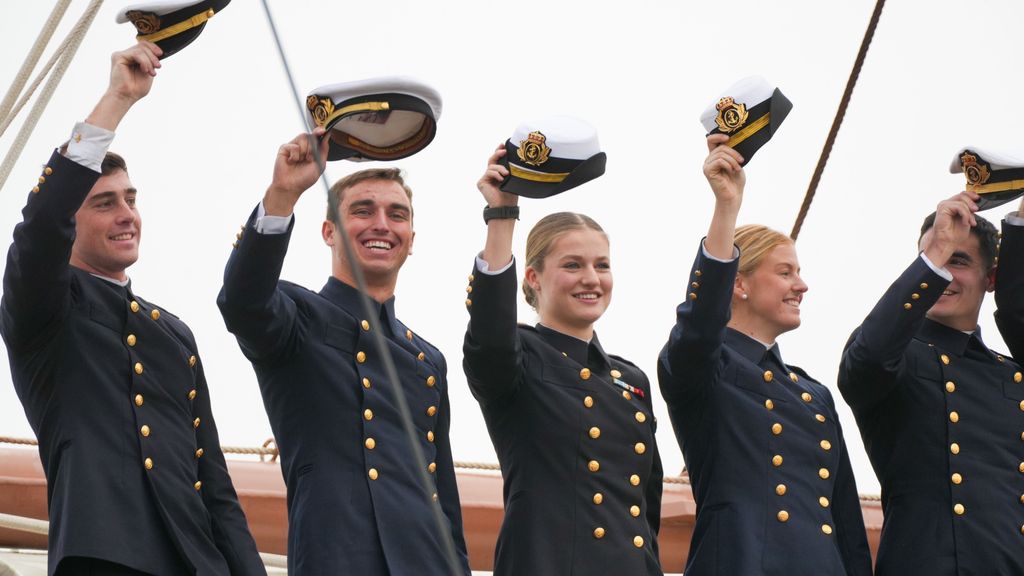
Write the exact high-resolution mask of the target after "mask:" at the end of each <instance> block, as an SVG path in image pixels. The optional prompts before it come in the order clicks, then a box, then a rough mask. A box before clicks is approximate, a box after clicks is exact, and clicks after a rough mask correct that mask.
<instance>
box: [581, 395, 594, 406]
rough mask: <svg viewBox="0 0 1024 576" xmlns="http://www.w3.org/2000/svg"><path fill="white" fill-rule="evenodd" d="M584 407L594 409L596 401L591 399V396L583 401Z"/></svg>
mask: <svg viewBox="0 0 1024 576" xmlns="http://www.w3.org/2000/svg"><path fill="white" fill-rule="evenodd" d="M583 405H584V406H586V407H587V408H593V407H594V399H593V398H591V397H590V396H587V397H585V398H584V399H583Z"/></svg>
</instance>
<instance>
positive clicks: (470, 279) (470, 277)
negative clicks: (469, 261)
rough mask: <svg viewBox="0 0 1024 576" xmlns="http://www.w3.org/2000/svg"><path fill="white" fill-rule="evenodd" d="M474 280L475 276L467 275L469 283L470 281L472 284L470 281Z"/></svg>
mask: <svg viewBox="0 0 1024 576" xmlns="http://www.w3.org/2000/svg"><path fill="white" fill-rule="evenodd" d="M475 278H476V277H475V276H473V275H472V274H470V275H469V281H470V282H472V281H473V280H474V279H475Z"/></svg>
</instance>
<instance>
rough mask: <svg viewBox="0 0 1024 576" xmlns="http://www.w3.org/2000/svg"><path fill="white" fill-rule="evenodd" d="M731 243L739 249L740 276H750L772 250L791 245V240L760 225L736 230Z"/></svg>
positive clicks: (751, 225) (776, 231)
mask: <svg viewBox="0 0 1024 576" xmlns="http://www.w3.org/2000/svg"><path fill="white" fill-rule="evenodd" d="M733 242H734V243H735V244H736V247H737V248H739V249H740V268H739V273H740V274H750V273H751V272H753V271H754V269H755V268H757V265H758V264H760V263H761V260H764V257H765V256H767V255H768V254H769V253H770V252H771V251H772V250H774V249H775V248H776V247H778V246H785V245H787V244H793V239H792V238H790V237H789V236H786V235H785V234H783V233H782V232H779V231H778V230H772V229H771V228H769V227H767V226H762V225H760V224H746V225H744V226H740V227H739V228H737V229H736V234H735V236H733Z"/></svg>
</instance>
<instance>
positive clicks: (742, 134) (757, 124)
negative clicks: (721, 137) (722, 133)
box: [725, 112, 771, 148]
mask: <svg viewBox="0 0 1024 576" xmlns="http://www.w3.org/2000/svg"><path fill="white" fill-rule="evenodd" d="M770 120H771V113H770V112H769V113H768V114H765V115H764V116H761V117H760V118H758V119H757V120H754V121H753V122H751V123H750V124H748V125H747V127H746V128H744V129H743V130H740V131H739V132H737V133H735V134H733V135H732V136H731V137H730V138H729V141H728V142H726V143H725V144H726V145H727V146H729V147H731V148H735V147H736V146H739V144H740V142H743V141H744V140H746V139H747V138H750V137H751V136H753V135H754V134H756V133H757V132H758V131H759V130H760V129H761V128H764V127H765V126H767V125H768V122H769V121H770Z"/></svg>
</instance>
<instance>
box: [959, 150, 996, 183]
mask: <svg viewBox="0 0 1024 576" xmlns="http://www.w3.org/2000/svg"><path fill="white" fill-rule="evenodd" d="M960 162H961V163H962V164H963V167H964V176H966V177H967V183H968V184H970V185H972V186H977V185H978V184H984V183H985V182H988V178H989V171H988V165H987V164H984V163H980V162H978V157H977V156H975V155H974V154H971V153H969V152H964V155H963V156H961V157H960Z"/></svg>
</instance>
